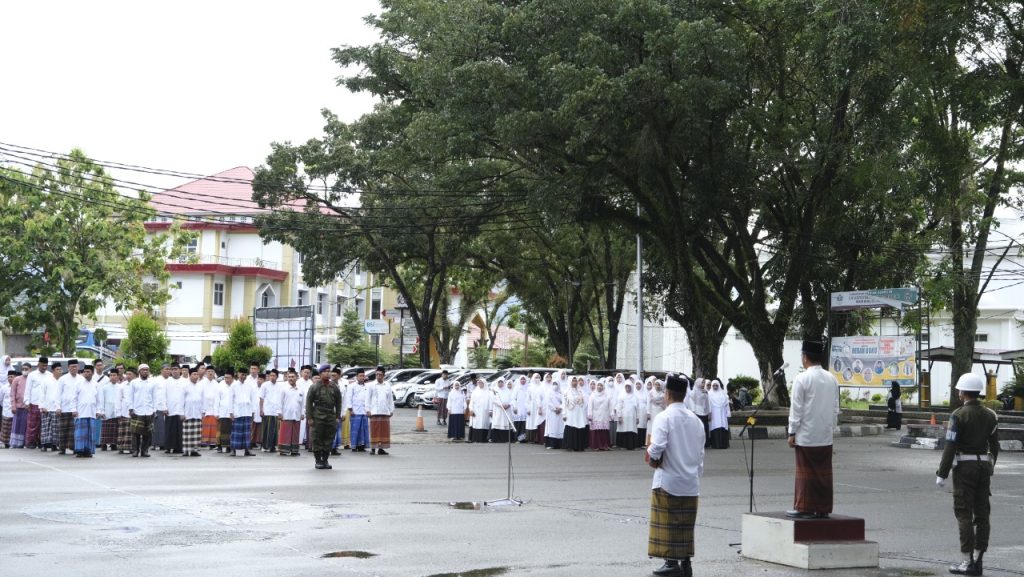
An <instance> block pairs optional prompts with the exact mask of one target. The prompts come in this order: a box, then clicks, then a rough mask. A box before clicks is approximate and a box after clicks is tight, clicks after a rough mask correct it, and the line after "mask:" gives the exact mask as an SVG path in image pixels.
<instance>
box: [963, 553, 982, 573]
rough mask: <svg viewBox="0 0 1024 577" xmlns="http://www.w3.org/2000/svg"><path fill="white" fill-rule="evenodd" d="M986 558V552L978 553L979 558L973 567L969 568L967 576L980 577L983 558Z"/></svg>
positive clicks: (972, 564) (975, 560)
mask: <svg viewBox="0 0 1024 577" xmlns="http://www.w3.org/2000/svg"><path fill="white" fill-rule="evenodd" d="M984 556H985V552H984V551H981V552H979V553H978V556H977V557H976V558H975V559H974V563H971V566H970V567H968V568H967V573H966V575H973V576H975V577H977V576H980V575H981V574H982V567H981V558H982V557H984Z"/></svg>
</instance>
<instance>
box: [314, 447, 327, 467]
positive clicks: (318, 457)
mask: <svg viewBox="0 0 1024 577" xmlns="http://www.w3.org/2000/svg"><path fill="white" fill-rule="evenodd" d="M313 458H314V459H316V466H315V468H317V469H324V468H325V467H324V458H323V457H322V456H321V453H320V451H315V452H314V453H313Z"/></svg>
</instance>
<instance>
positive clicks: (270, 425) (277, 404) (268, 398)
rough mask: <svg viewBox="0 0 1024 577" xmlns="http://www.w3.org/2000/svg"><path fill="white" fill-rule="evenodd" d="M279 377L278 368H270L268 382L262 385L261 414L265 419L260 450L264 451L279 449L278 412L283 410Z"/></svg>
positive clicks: (263, 419)
mask: <svg viewBox="0 0 1024 577" xmlns="http://www.w3.org/2000/svg"><path fill="white" fill-rule="evenodd" d="M277 378H278V372H277V369H270V372H269V373H267V380H266V382H265V383H263V386H262V387H260V415H261V416H262V421H263V437H262V438H261V439H260V450H261V451H263V452H264V453H268V452H274V451H276V450H277V431H278V427H279V423H278V422H277V414H278V413H280V412H281V390H280V388H279V386H280V385H279V383H278V382H277Z"/></svg>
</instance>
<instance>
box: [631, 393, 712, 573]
mask: <svg viewBox="0 0 1024 577" xmlns="http://www.w3.org/2000/svg"><path fill="white" fill-rule="evenodd" d="M689 385H690V382H689V380H688V379H686V378H685V377H680V376H676V375H672V374H669V375H668V376H667V377H666V379H665V389H666V392H665V405H666V406H665V410H664V411H662V412H661V413H660V414H658V416H657V417H655V418H654V421H653V422H652V423H651V426H650V430H651V442H650V444H649V445H648V446H647V451H646V453H644V460H645V461H647V463H648V464H649V465H650V466H651V467H652V468H654V469H655V471H654V482H653V483H652V491H651V515H650V523H651V529H650V535H649V537H648V540H647V555H648V556H650V557H659V558H661V559H664V560H665V564H664V565H662V566H661V567H660V568H658V569H655V570H654V574H655V575H658V576H659V577H666V576H668V577H692V576H693V568H692V566H691V564H690V559H691V558H692V557H693V549H694V547H693V541H694V539H693V527H694V525H695V524H696V522H697V501H698V499H699V495H700V478H701V476H702V475H703V474H704V424H703V423H702V422H701V420H700V419H699V418H698V417H697V415H695V414H694V413H693V411H691V410H689V409H687V408H686V407H684V406H683V399H684V398H685V397H686V392H687V389H688V387H689Z"/></svg>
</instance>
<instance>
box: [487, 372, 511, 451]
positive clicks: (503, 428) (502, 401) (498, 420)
mask: <svg viewBox="0 0 1024 577" xmlns="http://www.w3.org/2000/svg"><path fill="white" fill-rule="evenodd" d="M497 385H498V388H497V389H495V390H493V391H491V442H492V443H507V442H508V440H509V430H511V429H512V423H509V418H510V417H511V416H512V391H510V390H509V389H508V387H506V386H505V379H498V382H497ZM506 415H507V416H506Z"/></svg>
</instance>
